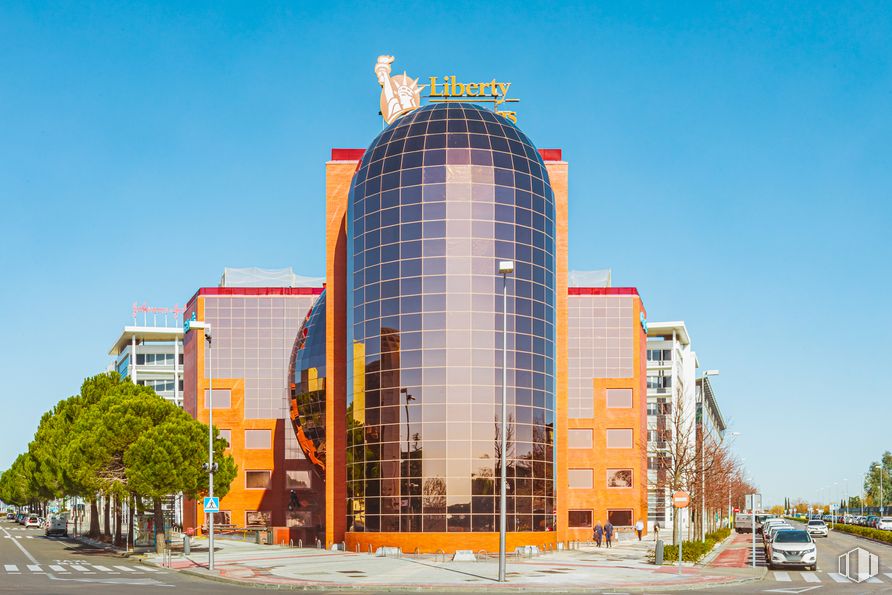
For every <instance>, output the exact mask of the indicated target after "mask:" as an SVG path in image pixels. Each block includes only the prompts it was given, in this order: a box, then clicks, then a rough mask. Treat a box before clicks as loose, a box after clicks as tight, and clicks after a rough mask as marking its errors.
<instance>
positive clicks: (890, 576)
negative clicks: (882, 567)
mask: <svg viewBox="0 0 892 595" xmlns="http://www.w3.org/2000/svg"><path fill="white" fill-rule="evenodd" d="M883 574H885V575H886V576H887V577H889V578H892V572H884V573H883Z"/></svg>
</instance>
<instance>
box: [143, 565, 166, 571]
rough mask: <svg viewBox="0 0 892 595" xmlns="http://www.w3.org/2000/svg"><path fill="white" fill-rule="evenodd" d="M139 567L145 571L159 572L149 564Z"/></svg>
mask: <svg viewBox="0 0 892 595" xmlns="http://www.w3.org/2000/svg"><path fill="white" fill-rule="evenodd" d="M141 568H142V569H143V570H145V571H146V572H161V571H160V570H158V569H157V568H152V567H151V566H142V567H141Z"/></svg>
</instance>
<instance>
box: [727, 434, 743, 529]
mask: <svg viewBox="0 0 892 595" xmlns="http://www.w3.org/2000/svg"><path fill="white" fill-rule="evenodd" d="M741 434H742V432H730V433H729V434H728V435H729V436H730V437H731V440H734V439H735V438H737V437H738V436H740V435H741ZM731 512H732V510H731V470H730V469H729V470H728V528H729V529H730V528H731Z"/></svg>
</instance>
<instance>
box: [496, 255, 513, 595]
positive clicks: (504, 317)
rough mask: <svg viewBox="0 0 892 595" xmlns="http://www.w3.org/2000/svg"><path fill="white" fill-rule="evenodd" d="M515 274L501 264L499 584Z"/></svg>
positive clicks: (505, 263)
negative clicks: (511, 298) (512, 280)
mask: <svg viewBox="0 0 892 595" xmlns="http://www.w3.org/2000/svg"><path fill="white" fill-rule="evenodd" d="M513 272H514V261H513V260H502V261H500V262H499V274H500V275H502V418H501V420H500V423H499V426H500V429H499V443H500V445H499V448H500V452H501V456H500V459H501V464H500V473H501V475H500V476H499V582H500V583H504V582H505V533H506V529H507V517H506V515H505V509H506V508H507V507H508V495H507V491H508V480H507V474H508V464H507V461H506V459H507V457H508V439H507V434H506V432H507V431H508V422H507V418H508V275H510V274H511V273H513Z"/></svg>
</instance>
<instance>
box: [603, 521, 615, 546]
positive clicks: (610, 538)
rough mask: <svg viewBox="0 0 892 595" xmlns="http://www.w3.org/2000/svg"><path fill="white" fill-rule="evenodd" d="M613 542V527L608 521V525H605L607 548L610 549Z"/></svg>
mask: <svg viewBox="0 0 892 595" xmlns="http://www.w3.org/2000/svg"><path fill="white" fill-rule="evenodd" d="M611 541H613V525H612V524H611V523H610V521H607V524H606V525H604V542H605V543H606V544H607V547H610V542H611Z"/></svg>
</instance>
